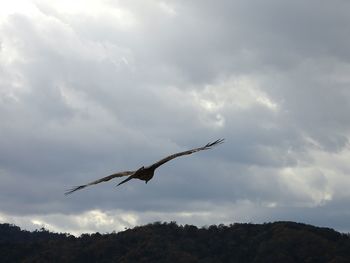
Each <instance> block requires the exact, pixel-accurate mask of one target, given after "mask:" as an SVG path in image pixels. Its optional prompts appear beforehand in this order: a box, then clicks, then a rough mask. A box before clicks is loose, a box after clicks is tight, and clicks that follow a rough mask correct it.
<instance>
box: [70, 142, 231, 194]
mask: <svg viewBox="0 0 350 263" xmlns="http://www.w3.org/2000/svg"><path fill="white" fill-rule="evenodd" d="M223 142H224V139H219V140H216V141H215V142H210V143H207V144H206V145H204V146H202V147H198V148H194V149H191V150H188V151H184V152H178V153H175V154H172V155H169V156H167V157H165V158H163V159H161V160H159V161H158V162H155V163H154V164H151V165H149V166H146V167H144V166H142V167H141V168H139V169H138V170H136V171H124V172H119V173H115V174H111V175H109V176H106V177H103V178H101V179H98V180H96V181H93V182H91V183H87V184H83V185H79V186H76V187H73V188H72V189H69V190H68V191H66V192H65V195H69V194H71V193H73V192H75V191H78V190H81V189H83V188H85V187H87V186H90V185H94V184H99V183H102V182H107V181H109V180H111V179H113V178H116V177H123V176H128V178H126V179H125V180H123V181H121V182H120V183H119V184H118V185H117V186H119V185H121V184H124V183H126V182H128V181H130V180H131V179H140V180H143V181H145V183H146V184H147V183H148V181H149V180H151V179H152V177H153V175H154V171H155V170H156V169H157V168H158V167H159V166H161V165H163V164H165V163H166V162H169V161H170V160H172V159H175V158H177V157H180V156H182V155H189V154H192V153H195V152H199V151H203V150H209V149H211V148H212V147H213V146H216V145H219V144H221V143H223Z"/></svg>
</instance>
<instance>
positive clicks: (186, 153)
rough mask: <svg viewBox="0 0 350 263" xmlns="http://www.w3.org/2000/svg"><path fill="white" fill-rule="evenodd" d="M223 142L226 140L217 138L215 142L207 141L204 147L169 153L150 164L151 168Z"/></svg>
mask: <svg viewBox="0 0 350 263" xmlns="http://www.w3.org/2000/svg"><path fill="white" fill-rule="evenodd" d="M223 142H224V139H219V140H216V141H214V142H210V143H207V144H206V145H204V146H202V147H198V148H194V149H191V150H188V151H184V152H179V153H175V154H172V155H169V156H167V157H165V158H163V159H161V160H159V161H158V162H156V163H154V164H152V165H150V168H154V169H157V168H158V167H159V166H161V165H163V164H165V163H166V162H169V161H170V160H172V159H174V158H177V157H179V156H183V155H188V154H192V153H195V152H199V151H203V150H209V149H211V148H212V147H214V146H217V145H219V144H222V143H223Z"/></svg>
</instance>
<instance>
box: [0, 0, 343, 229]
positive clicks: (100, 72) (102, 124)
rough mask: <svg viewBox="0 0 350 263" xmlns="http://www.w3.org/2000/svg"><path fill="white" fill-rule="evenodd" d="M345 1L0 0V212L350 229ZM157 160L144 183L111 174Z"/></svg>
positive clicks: (88, 221) (8, 218)
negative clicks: (108, 178) (293, 223)
mask: <svg viewBox="0 0 350 263" xmlns="http://www.w3.org/2000/svg"><path fill="white" fill-rule="evenodd" d="M349 12H350V2H349V1H344V0H335V1H319V0H318V1H316V0H309V1H301V0H295V1H287V0H282V1H281V0H266V1H260V0H251V1H246V0H233V1H232V0H227V1H226V0H219V1H206V0H201V1H195V0H190V1H172V0H169V1H160V0H141V1H140V0H125V1H124V0H119V1H111V0H104V1H101V0H85V1H82V0H81V1H68V0H57V1H56V0H52V1H49V0H47V1H45V0H38V1H19V0H12V1H5V0H0V222H7V223H13V224H16V225H19V226H20V227H22V228H24V229H29V230H33V229H38V228H41V227H45V228H47V229H49V230H51V231H55V232H70V233H72V234H76V235H79V234H81V233H92V232H100V233H107V232H112V231H117V232H118V231H122V230H124V229H125V228H131V227H134V226H136V225H142V224H147V223H152V222H155V221H162V222H163V221H167V222H169V221H176V222H178V223H179V224H194V225H197V226H208V225H211V224H220V223H224V224H231V223H236V222H238V223H264V222H274V221H279V220H288V221H296V222H302V223H307V224H313V225H317V226H325V227H330V228H334V229H336V230H338V231H342V232H350V206H349V204H350V191H349V187H350V174H349V173H350V164H349V159H350V147H349V138H350V115H349V112H350V87H349V84H350V74H349V73H350V49H349V47H350V27H349V24H350V16H349V15H348V14H349ZM219 138H225V143H224V144H222V145H220V146H218V147H216V148H214V149H212V150H210V151H204V152H199V153H195V154H193V155H190V156H186V157H180V158H178V159H176V160H173V161H171V162H169V163H167V164H165V165H164V166H161V167H160V168H159V169H158V170H157V171H156V174H155V176H154V178H153V179H152V180H151V181H150V182H149V183H148V184H147V185H146V184H145V183H144V182H143V181H140V180H132V181H129V182H128V183H127V184H123V185H122V186H119V187H117V188H116V187H115V186H116V184H117V183H118V182H119V181H121V180H119V179H120V178H119V179H118V178H116V179H115V180H113V181H110V182H108V183H102V184H99V185H96V186H93V187H90V188H86V189H84V190H82V191H78V192H75V193H74V194H72V195H69V196H65V195H64V192H65V190H67V189H69V188H70V187H71V186H75V185H80V184H85V183H88V182H90V181H92V180H95V179H98V178H100V177H103V176H107V175H109V174H111V173H114V172H118V171H124V170H134V169H138V168H139V167H140V166H142V165H149V164H151V163H153V162H155V161H157V160H159V159H161V158H163V157H165V156H167V155H169V154H172V153H175V152H179V151H184V150H188V149H191V148H194V147H199V146H203V145H204V144H206V143H208V142H210V141H214V140H216V139H219Z"/></svg>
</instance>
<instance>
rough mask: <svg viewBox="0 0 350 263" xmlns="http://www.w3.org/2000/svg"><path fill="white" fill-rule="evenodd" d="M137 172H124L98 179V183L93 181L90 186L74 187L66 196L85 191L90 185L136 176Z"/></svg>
mask: <svg viewBox="0 0 350 263" xmlns="http://www.w3.org/2000/svg"><path fill="white" fill-rule="evenodd" d="M134 173H135V171H124V172H119V173H115V174H111V175H108V176H106V177H103V178H101V179H98V180H96V181H93V182H91V183H88V184H83V185H79V186H75V187H73V188H72V189H69V190H67V191H66V192H65V193H64V194H65V195H69V194H71V193H73V192H75V191H78V190H81V189H84V188H85V187H87V186H90V185H94V184H99V183H102V182H107V181H109V180H111V179H113V178H116V177H122V176H129V175H132V174H134Z"/></svg>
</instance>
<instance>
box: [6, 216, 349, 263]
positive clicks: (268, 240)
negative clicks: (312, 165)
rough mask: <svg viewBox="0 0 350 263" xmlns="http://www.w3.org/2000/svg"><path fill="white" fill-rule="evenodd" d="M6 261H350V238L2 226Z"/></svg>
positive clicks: (167, 227)
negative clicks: (78, 231) (88, 231)
mask: <svg viewBox="0 0 350 263" xmlns="http://www.w3.org/2000/svg"><path fill="white" fill-rule="evenodd" d="M0 259H1V260H0V261H1V262H180V263H181V262H186V263H187V262H204V263H214V262H215V263H216V262H239V263H245V262H252V263H259V262H266V263H272V262H286V263H293V262H310V263H312V262H315V263H316V262H317V263H319V262H330V263H340V262H344V263H345V262H350V236H349V234H341V233H339V232H336V231H334V230H333V229H330V228H321V227H315V226H312V225H306V224H301V223H294V222H275V223H265V224H238V223H236V224H231V225H222V224H221V225H211V226H207V227H202V228H198V227H196V226H193V225H177V224H176V222H170V223H161V222H156V223H152V224H148V225H144V226H138V227H135V228H133V229H127V230H125V231H123V232H119V233H115V232H113V233H109V234H100V233H95V234H82V235H81V236H80V237H74V236H72V235H69V234H67V233H51V232H49V231H47V230H45V229H44V228H42V229H40V230H36V231H34V232H29V231H24V230H21V229H20V228H19V227H17V226H15V225H10V224H0Z"/></svg>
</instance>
